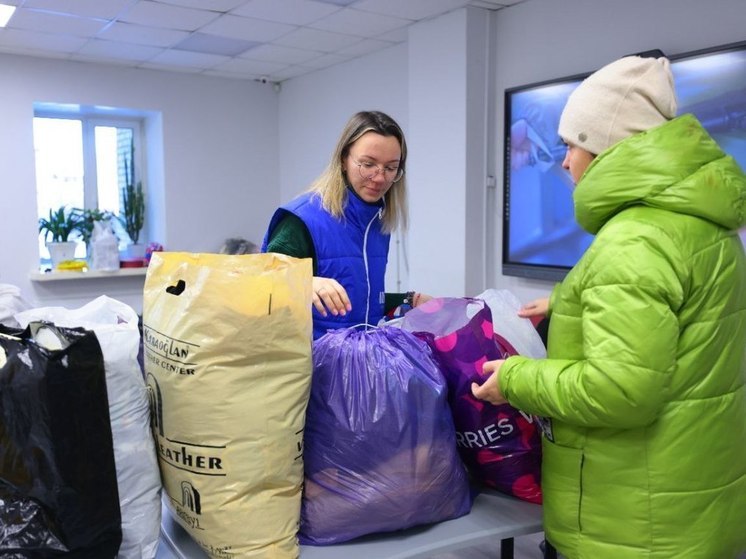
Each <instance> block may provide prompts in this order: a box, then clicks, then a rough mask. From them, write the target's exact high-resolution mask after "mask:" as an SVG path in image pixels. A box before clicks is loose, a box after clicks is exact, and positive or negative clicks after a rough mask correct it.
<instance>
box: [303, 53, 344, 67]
mask: <svg viewBox="0 0 746 559" xmlns="http://www.w3.org/2000/svg"><path fill="white" fill-rule="evenodd" d="M353 58H354V57H352V56H340V55H338V54H324V55H322V56H319V57H318V58H312V59H311V60H308V61H306V62H304V63H303V66H305V67H307V68H315V69H317V70H319V69H321V68H328V67H329V66H334V65H336V64H341V63H342V62H347V61H348V60H352V59H353Z"/></svg>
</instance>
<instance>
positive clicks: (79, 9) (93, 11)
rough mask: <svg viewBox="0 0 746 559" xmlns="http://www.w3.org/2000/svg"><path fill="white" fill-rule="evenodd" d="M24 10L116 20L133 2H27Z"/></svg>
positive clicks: (85, 0) (113, 0)
mask: <svg viewBox="0 0 746 559" xmlns="http://www.w3.org/2000/svg"><path fill="white" fill-rule="evenodd" d="M22 4H23V7H24V8H36V9H39V10H47V11H50V12H57V13H64V14H75V15H77V16H84V17H96V18H101V19H114V18H115V17H117V16H118V15H119V14H121V13H122V11H123V10H124V9H125V8H127V7H128V6H130V5H132V0H26V1H25V2H22Z"/></svg>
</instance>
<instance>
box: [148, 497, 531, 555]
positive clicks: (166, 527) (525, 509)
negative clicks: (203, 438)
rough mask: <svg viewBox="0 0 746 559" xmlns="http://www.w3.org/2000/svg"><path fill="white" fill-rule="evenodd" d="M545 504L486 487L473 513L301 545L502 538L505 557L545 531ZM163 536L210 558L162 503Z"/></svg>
mask: <svg viewBox="0 0 746 559" xmlns="http://www.w3.org/2000/svg"><path fill="white" fill-rule="evenodd" d="M542 530H543V526H542V510H541V506H540V505H534V504H531V503H527V502H524V501H519V500H518V499H514V498H512V497H509V496H507V495H503V494H501V493H497V492H495V491H490V490H487V491H483V492H482V493H480V494H479V495H477V497H476V498H475V500H474V506H473V507H472V510H471V512H470V513H469V514H467V515H465V516H462V517H460V518H455V519H453V520H446V521H444V522H440V523H437V524H429V525H426V526H416V527H414V528H409V529H407V530H401V531H399V532H388V533H384V534H371V535H368V536H363V537H361V538H357V539H355V540H352V541H349V542H344V543H340V544H335V545H329V546H303V545H302V546H301V547H300V559H350V558H355V559H417V558H420V559H422V558H426V557H432V556H433V555H436V554H438V553H446V552H449V551H454V550H458V549H463V548H466V547H472V546H475V545H479V544H482V543H486V542H494V541H495V539H499V540H500V542H501V546H500V550H501V551H500V557H501V559H512V557H513V538H515V537H517V536H523V535H526V534H533V533H536V532H541V531H542ZM161 537H162V540H163V542H165V543H166V544H167V545H168V547H169V548H170V550H171V551H172V552H173V553H172V554H171V555H168V557H173V556H175V557H176V559H206V558H207V555H206V554H205V553H204V552H203V551H202V549H201V548H200V547H199V546H198V545H197V544H196V543H195V542H194V540H192V538H191V537H190V536H189V534H188V533H187V532H186V530H184V529H183V528H182V527H181V525H180V524H178V522H176V521H175V520H174V518H173V517H172V515H171V513H170V511H169V509H168V508H167V507H166V505H165V504H164V505H163V519H162V523H161Z"/></svg>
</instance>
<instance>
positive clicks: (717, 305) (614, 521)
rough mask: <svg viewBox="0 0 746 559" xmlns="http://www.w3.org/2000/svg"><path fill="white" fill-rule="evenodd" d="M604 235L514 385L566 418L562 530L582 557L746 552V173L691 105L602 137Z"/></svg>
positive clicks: (599, 189) (588, 183)
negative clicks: (660, 120)
mask: <svg viewBox="0 0 746 559" xmlns="http://www.w3.org/2000/svg"><path fill="white" fill-rule="evenodd" d="M574 197H575V213H576V218H577V220H578V222H579V223H580V224H581V225H582V226H583V228H584V229H586V230H588V231H589V232H591V233H595V234H596V238H595V239H594V241H593V243H592V245H591V246H590V248H589V249H588V250H587V251H586V254H585V255H584V256H583V258H582V259H581V261H580V262H579V263H578V264H577V265H576V266H575V267H574V268H573V270H572V271H571V272H570V273H569V275H568V276H567V278H566V279H565V280H564V281H563V282H562V283H561V284H559V285H558V286H557V287H556V288H555V290H554V291H553V293H552V297H551V301H550V309H551V313H552V314H551V317H552V318H551V322H550V330H549V348H548V359H546V360H532V359H528V358H524V357H511V358H510V359H508V360H507V362H506V363H505V365H504V366H503V368H502V369H501V372H500V377H499V382H500V388H501V389H502V392H503V394H504V395H505V396H506V398H507V399H508V401H509V402H510V403H511V404H513V405H514V406H516V407H518V408H520V409H522V410H523V411H526V412H530V413H534V414H537V415H540V416H545V417H548V418H551V419H550V429H549V430H548V433H547V436H545V437H544V443H543V451H544V465H543V472H542V485H543V490H544V520H545V529H546V534H547V538H548V539H549V541H551V542H552V543H553V544H554V545H555V546H556V547H557V549H558V550H559V551H560V552H561V553H562V554H563V555H565V556H566V557H568V558H571V559H627V558H629V559H639V558H674V557H675V558H685V559H698V558H702V559H732V558H734V557H737V556H738V555H739V553H740V552H742V551H744V550H746V385H745V383H746V257H745V256H744V250H743V247H742V244H741V242H740V239H739V238H738V235H737V229H738V228H740V227H743V226H744V225H746V215H745V214H746V176H744V174H743V172H742V171H741V170H740V169H739V167H738V165H737V164H736V163H735V162H734V161H733V160H732V159H731V158H730V157H728V156H725V154H724V153H723V152H722V151H721V150H720V148H719V147H718V146H717V145H716V144H715V142H714V141H713V140H712V139H711V138H710V137H709V135H708V134H707V132H706V131H705V130H704V129H703V128H702V126H701V125H700V124H699V122H698V121H697V120H696V119H695V118H694V117H693V116H691V115H685V116H682V117H679V118H677V119H674V120H672V121H670V122H668V123H666V124H664V125H662V126H660V127H657V128H654V129H651V130H649V131H647V132H644V133H642V134H638V135H636V136H632V137H630V138H627V139H626V140H624V141H622V142H620V143H618V144H616V145H615V146H613V147H612V148H610V149H608V150H606V151H605V152H603V153H602V154H601V155H599V157H597V158H596V159H595V160H594V161H593V163H591V165H590V166H589V167H588V169H587V170H586V172H585V174H584V175H583V177H582V178H581V180H580V181H579V182H578V185H577V188H576V190H575V194H574Z"/></svg>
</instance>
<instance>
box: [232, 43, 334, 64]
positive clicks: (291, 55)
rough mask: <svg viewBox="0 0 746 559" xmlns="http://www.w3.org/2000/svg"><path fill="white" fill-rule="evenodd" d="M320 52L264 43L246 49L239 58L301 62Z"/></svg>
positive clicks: (291, 62)
mask: <svg viewBox="0 0 746 559" xmlns="http://www.w3.org/2000/svg"><path fill="white" fill-rule="evenodd" d="M321 54H323V53H321V52H317V51H312V50H308V49H294V48H292V47H283V46H282V45H273V44H264V45H261V46H258V47H254V48H253V49H250V50H247V51H246V52H245V53H243V54H242V55H241V58H249V59H251V60H265V61H267V62H280V63H284V64H302V63H303V62H305V61H306V60H310V59H311V58H315V57H317V56H321Z"/></svg>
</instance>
